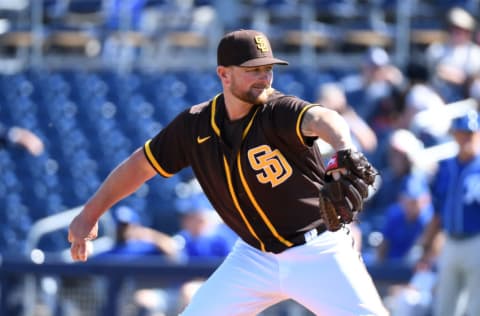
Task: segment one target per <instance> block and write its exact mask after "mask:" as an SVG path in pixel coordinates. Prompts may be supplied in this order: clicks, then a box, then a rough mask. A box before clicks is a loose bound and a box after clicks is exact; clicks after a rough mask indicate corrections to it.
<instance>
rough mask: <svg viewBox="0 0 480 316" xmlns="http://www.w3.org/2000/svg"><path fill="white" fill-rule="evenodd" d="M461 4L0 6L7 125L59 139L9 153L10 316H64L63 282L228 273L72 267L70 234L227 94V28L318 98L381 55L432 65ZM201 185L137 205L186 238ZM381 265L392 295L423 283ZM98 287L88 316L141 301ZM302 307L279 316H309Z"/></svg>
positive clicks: (4, 196)
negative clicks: (155, 140)
mask: <svg viewBox="0 0 480 316" xmlns="http://www.w3.org/2000/svg"><path fill="white" fill-rule="evenodd" d="M454 5H462V6H465V7H467V8H469V10H470V12H478V8H479V1H453V0H450V1H447V0H438V1H427V0H423V1H422V0H416V1H415V0H403V1H395V0H390V1H389V0H370V1H369V0H338V1H329V0H310V1H309V0H238V1H234V0H217V1H215V0H211V1H208V0H204V1H200V0H199V1H194V0H131V1H129V0H124V1H122V0H30V1H29V0H0V117H1V121H2V122H3V123H5V124H10V125H19V126H23V127H26V128H29V129H31V130H32V131H34V132H35V133H37V134H38V135H39V136H40V137H41V138H42V140H43V141H44V142H45V152H44V153H43V154H42V155H41V156H38V157H33V156H31V155H28V154H25V152H24V151H22V150H21V149H17V148H14V149H10V150H0V173H1V176H0V228H1V229H0V253H1V256H2V265H1V266H0V271H1V278H2V287H1V292H0V295H1V303H2V306H1V309H0V310H1V311H3V313H2V315H17V314H18V315H54V314H60V313H59V312H58V311H57V312H55V311H56V310H58V309H56V308H55V307H56V306H58V304H59V301H60V300H61V296H60V294H59V293H64V294H65V293H66V290H64V291H63V292H62V291H61V288H62V286H64V287H68V285H69V284H70V286H71V285H72V284H81V283H82V282H84V281H85V280H87V279H88V278H89V277H91V276H92V275H96V278H95V279H98V280H107V279H108V280H110V279H111V277H112V276H114V275H115V274H116V273H118V274H125V273H126V272H127V271H128V273H129V275H130V274H131V275H132V276H135V275H137V276H138V275H141V276H147V277H149V276H150V277H151V276H152V275H157V276H158V277H159V279H160V281H165V280H167V279H169V278H175V277H177V278H179V279H181V278H182V277H185V276H186V275H195V274H198V275H208V273H209V272H211V270H212V269H213V267H214V266H215V265H214V264H213V265H205V266H204V265H202V266H195V267H174V266H168V265H166V266H165V268H164V269H162V268H158V267H155V265H153V264H149V263H148V262H147V263H143V265H142V264H140V265H139V264H133V263H132V264H125V266H119V265H113V268H112V266H97V265H93V264H91V265H89V264H86V265H81V266H79V265H77V264H71V263H69V259H68V255H65V249H68V244H67V240H66V225H68V223H69V221H70V219H71V217H72V215H73V214H74V213H75V211H76V209H75V208H76V207H78V206H80V205H81V204H82V203H83V202H85V200H86V199H87V198H88V197H89V196H90V195H91V194H92V193H93V192H94V190H95V189H96V188H97V187H98V185H99V184H100V183H101V181H102V180H103V178H104V177H105V176H106V175H107V173H108V172H109V171H110V170H111V169H112V168H113V167H114V166H115V165H116V164H117V163H119V162H120V161H121V160H123V159H124V158H126V157H127V156H128V155H129V153H130V152H131V151H132V150H134V149H135V148H136V147H138V146H141V145H142V144H143V143H144V141H145V140H146V139H147V138H149V137H151V136H153V135H154V134H156V132H157V131H158V130H159V129H161V128H162V126H164V125H165V124H167V122H168V121H170V120H171V119H172V118H173V117H174V116H175V115H176V114H177V113H178V112H179V111H181V110H182V109H184V108H185V107H187V106H189V105H193V104H196V103H198V102H200V101H203V100H206V99H208V98H210V97H211V96H213V95H215V94H216V93H218V92H219V91H220V89H221V86H220V83H219V81H218V80H217V78H216V74H215V65H216V44H217V42H218V40H219V38H220V37H221V35H222V34H223V33H224V32H226V31H229V30H233V29H237V28H256V29H259V30H262V31H264V32H266V33H267V34H268V35H269V36H270V37H271V39H272V45H273V46H274V49H275V53H276V55H277V56H278V57H280V58H284V59H287V60H289V61H290V62H291V64H292V66H289V67H286V68H280V67H279V68H278V69H277V70H276V77H275V87H276V88H278V89H279V90H282V91H284V92H287V93H293V94H296V95H298V96H300V97H302V98H304V99H306V100H310V101H314V99H315V97H316V87H318V86H319V85H320V84H321V83H326V82H334V81H337V80H339V79H341V78H342V77H344V76H346V75H347V74H350V73H355V72H358V69H359V65H360V63H361V61H362V58H363V56H364V53H365V51H366V49H368V48H369V47H372V46H380V47H383V48H385V49H386V50H387V51H388V52H389V54H390V55H391V56H392V59H393V61H394V63H395V64H396V65H397V66H399V67H403V66H405V62H406V61H407V60H408V59H409V58H421V56H422V54H423V50H424V49H425V47H426V46H427V45H429V44H430V43H432V42H433V41H437V40H442V39H443V38H445V31H444V30H445V25H444V13H445V11H446V10H447V9H448V8H450V7H452V6H454ZM191 176H192V175H191V173H190V171H189V170H186V171H185V172H183V173H181V174H179V175H176V176H174V177H173V178H172V179H170V180H168V181H164V180H162V179H160V177H157V178H158V179H153V180H152V181H150V182H148V183H147V184H146V185H145V186H144V187H142V188H141V189H140V190H139V191H138V192H137V193H136V194H135V195H134V196H132V197H129V198H128V199H127V200H126V204H128V205H131V206H132V207H134V208H135V209H136V210H138V211H139V212H140V213H141V216H142V217H143V218H142V219H143V220H144V222H145V223H147V224H148V225H150V226H152V227H155V228H158V229H159V230H162V231H165V232H168V233H173V232H175V231H176V230H177V229H178V223H177V221H176V214H175V201H176V199H178V198H181V197H182V196H184V195H185V194H188V192H189V190H192V188H191V186H192V185H191V184H190V182H189V180H190V179H191ZM68 210H70V211H68ZM51 216H53V217H52V218H50V220H49V221H47V222H46V221H45V218H47V217H51ZM102 224H103V226H102V228H101V233H102V235H103V236H104V237H105V238H104V239H100V240H99V241H98V242H97V243H98V244H97V247H99V249H101V248H102V247H108V245H109V242H111V241H110V239H109V237H111V236H112V225H113V224H112V222H111V220H110V219H109V217H108V216H105V218H104V220H103V222H102ZM366 247H368V244H366ZM159 264H160V263H159ZM370 268H371V271H372V275H373V276H374V278H375V280H376V281H377V282H378V284H379V286H380V287H381V286H382V284H383V283H386V284H389V283H394V282H398V281H405V280H407V279H408V277H409V268H408V267H404V266H398V267H397V266H389V267H370ZM159 271H163V272H159ZM65 277H68V278H67V279H66V280H65ZM65 284H67V285H65ZM89 284H90V285H89V287H87V288H86V289H83V292H79V293H80V294H78V295H79V297H81V298H82V299H83V300H84V305H82V306H83V308H82V309H83V314H82V313H80V314H81V315H96V314H95V313H96V312H98V311H99V310H105V308H106V307H108V308H110V311H113V310H117V309H115V308H114V307H112V306H116V305H115V304H117V303H118V302H117V301H116V299H117V298H119V297H120V298H121V300H122V302H123V303H125V304H124V305H128V304H127V303H129V301H128V299H127V298H125V297H122V296H121V295H122V293H123V292H122V293H114V292H115V291H113V292H112V291H110V292H109V291H108V288H102V287H101V286H100V287H97V286H93V285H91V283H89ZM95 284H96V283H95ZM71 288H74V287H73V286H71ZM79 288H81V286H79ZM122 289H123V288H122ZM117 292H119V291H117ZM112 293H113V294H112ZM289 308H290V309H289ZM289 308H288V307H286V308H284V309H282V310H277V311H276V312H273V313H272V315H304V312H302V311H299V310H298V309H292V307H289ZM118 310H119V311H121V313H120V312H118V314H119V315H134V313H133V312H132V311H130V312H129V310H128V309H127V308H124V307H122V308H119V309H118ZM293 310H296V312H293ZM289 311H290V312H289ZM129 313H130V314H129ZM66 315H74V314H66ZM98 315H112V314H101V313H99V314H98Z"/></svg>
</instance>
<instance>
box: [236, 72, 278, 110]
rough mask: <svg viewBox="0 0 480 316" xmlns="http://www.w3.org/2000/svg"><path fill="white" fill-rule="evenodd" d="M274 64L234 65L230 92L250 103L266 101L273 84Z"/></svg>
mask: <svg viewBox="0 0 480 316" xmlns="http://www.w3.org/2000/svg"><path fill="white" fill-rule="evenodd" d="M272 81H273V65H267V66H259V67H232V76H231V82H230V86H229V89H230V93H232V94H233V95H234V96H235V97H236V98H238V99H240V100H242V101H243V102H246V103H250V104H260V103H265V102H266V101H267V98H268V93H267V90H268V89H270V87H271V86H272Z"/></svg>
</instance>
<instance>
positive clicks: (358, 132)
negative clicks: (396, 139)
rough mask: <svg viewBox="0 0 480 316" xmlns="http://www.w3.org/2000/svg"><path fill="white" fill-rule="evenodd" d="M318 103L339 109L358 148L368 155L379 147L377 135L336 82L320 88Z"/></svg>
mask: <svg viewBox="0 0 480 316" xmlns="http://www.w3.org/2000/svg"><path fill="white" fill-rule="evenodd" d="M316 103H319V104H321V105H323V106H325V107H326V108H329V109H331V110H335V111H337V112H338V113H339V114H340V115H342V116H343V117H344V119H345V120H346V121H347V123H348V125H349V126H350V129H351V132H352V140H353V141H354V142H355V145H356V146H357V148H358V149H359V150H361V151H363V152H365V153H366V154H367V155H368V153H372V152H373V151H375V149H376V148H377V136H376V135H375V132H374V131H373V130H372V129H371V128H370V126H368V124H367V123H366V122H365V120H364V119H363V118H361V117H360V116H359V115H358V114H357V112H355V110H354V109H353V107H352V106H350V105H349V104H348V103H347V98H346V96H345V92H344V91H343V89H342V88H341V86H340V85H338V84H335V83H327V84H323V85H321V86H320V87H319V89H318V97H317V101H316Z"/></svg>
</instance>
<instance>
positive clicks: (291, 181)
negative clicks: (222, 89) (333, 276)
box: [144, 92, 324, 253]
mask: <svg viewBox="0 0 480 316" xmlns="http://www.w3.org/2000/svg"><path fill="white" fill-rule="evenodd" d="M312 106H318V105H315V104H309V103H307V102H305V101H303V100H301V99H298V98H296V97H292V96H285V95H283V94H281V93H279V92H275V93H274V94H273V95H272V96H271V97H270V98H269V101H268V102H267V103H266V104H264V105H255V106H254V107H253V108H252V109H251V111H250V113H249V114H248V115H247V116H246V117H245V118H243V119H242V120H241V121H239V122H236V123H235V124H233V127H232V126H230V125H231V122H229V120H228V117H227V115H226V109H225V103H224V98H223V95H222V94H220V95H217V96H216V97H215V98H214V99H213V100H211V101H209V102H204V103H201V104H198V105H195V106H193V107H191V108H190V109H188V110H186V111H184V112H182V113H181V114H179V115H178V116H177V117H176V118H175V119H174V120H173V121H172V122H171V123H170V124H169V125H168V126H167V127H165V128H164V129H163V130H162V131H160V133H158V134H157V135H156V136H155V137H154V138H152V139H151V140H148V141H147V142H146V143H145V145H144V151H145V155H146V157H147V159H148V160H149V162H150V163H151V164H152V166H153V167H154V168H155V169H156V170H157V172H158V173H159V174H160V175H162V176H164V177H170V176H172V175H173V174H175V173H177V172H178V171H180V170H181V169H182V168H185V167H187V166H191V167H192V170H193V171H194V173H195V175H196V177H197V179H198V181H199V183H200V185H201V186H202V188H203V190H204V192H205V194H206V195H207V196H208V198H209V200H210V201H211V203H212V205H213V206H214V208H215V209H216V210H217V212H218V213H219V215H220V216H221V217H222V219H223V220H224V221H225V223H226V224H227V225H229V226H230V227H231V228H232V229H233V230H234V231H235V232H236V233H237V234H238V235H239V236H240V237H241V238H242V239H243V240H244V241H246V242H247V243H248V244H250V245H252V246H254V247H256V248H258V249H261V250H262V251H271V252H275V253H278V252H280V251H283V250H284V249H286V248H288V247H291V246H293V243H292V240H294V239H295V237H298V236H299V235H303V234H304V233H305V232H306V231H309V230H310V229H312V228H315V227H317V226H319V225H320V224H321V219H320V213H319V207H318V204H319V202H318V198H319V196H318V195H319V190H320V188H321V186H322V184H323V175H324V166H323V163H322V159H321V154H320V152H319V150H318V146H315V145H314V140H315V138H310V137H303V136H302V134H301V131H300V124H301V121H302V118H303V115H304V113H305V112H306V110H307V109H309V108H310V107H312Z"/></svg>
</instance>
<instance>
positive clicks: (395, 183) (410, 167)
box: [365, 129, 426, 217]
mask: <svg viewBox="0 0 480 316" xmlns="http://www.w3.org/2000/svg"><path fill="white" fill-rule="evenodd" d="M423 149H424V145H423V143H422V142H421V141H420V140H419V139H418V138H417V137H415V135H414V134H413V133H412V132H410V131H408V130H406V129H399V130H396V131H395V132H393V133H392V134H391V135H390V136H389V137H388V145H387V147H386V150H385V151H386V157H383V158H382V161H383V160H385V161H384V162H383V163H378V165H379V166H381V168H380V174H381V176H382V178H381V183H380V186H379V189H378V191H377V192H376V194H375V195H374V196H373V197H372V198H371V199H370V200H369V201H368V202H367V204H366V207H367V209H368V212H365V213H366V214H371V215H372V216H375V215H381V217H383V215H384V214H383V213H384V212H385V210H386V208H387V207H388V206H389V205H390V204H391V203H392V202H394V201H398V198H399V193H400V192H401V190H402V186H403V185H404V183H405V181H406V179H408V178H409V177H410V176H412V175H417V174H418V176H419V177H426V174H424V171H423V169H422V166H421V165H420V164H419V162H418V159H417V157H418V155H419V153H420V152H421V151H422V150H423Z"/></svg>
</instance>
